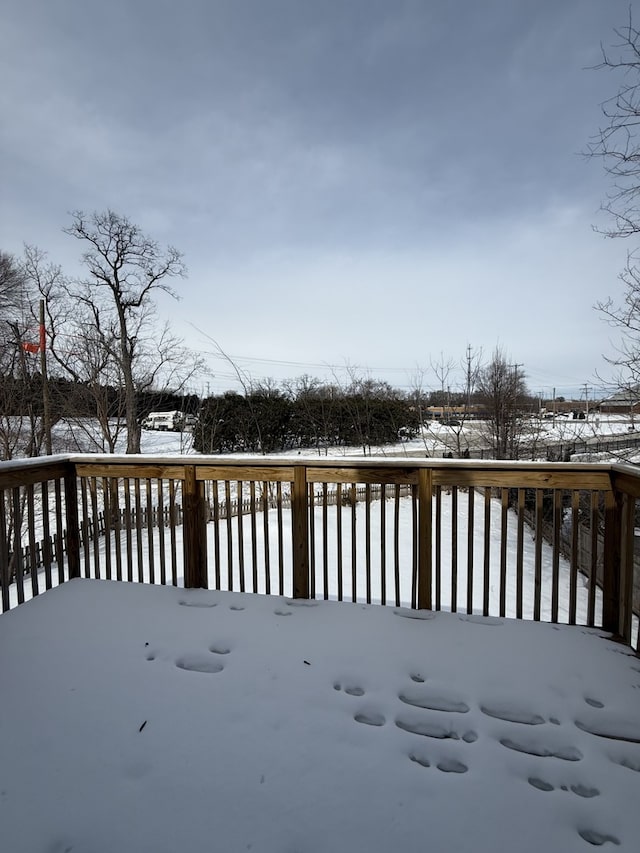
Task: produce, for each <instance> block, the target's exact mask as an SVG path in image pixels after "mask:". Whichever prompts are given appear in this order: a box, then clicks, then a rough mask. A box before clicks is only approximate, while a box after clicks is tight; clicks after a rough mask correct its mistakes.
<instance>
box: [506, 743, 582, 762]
mask: <svg viewBox="0 0 640 853" xmlns="http://www.w3.org/2000/svg"><path fill="white" fill-rule="evenodd" d="M500 743H501V744H502V746H505V747H506V748H507V749H512V750H514V751H515V752H523V753H525V754H526V755H534V756H536V757H537V758H560V759H562V761H580V760H581V759H582V753H581V752H580V750H579V749H577V747H575V746H564V745H560V746H547V745H545V744H544V743H542V742H540V741H538V740H533V739H532V740H529V741H527V740H514V739H512V738H501V739H500Z"/></svg>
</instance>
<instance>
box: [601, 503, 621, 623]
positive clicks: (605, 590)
mask: <svg viewBox="0 0 640 853" xmlns="http://www.w3.org/2000/svg"><path fill="white" fill-rule="evenodd" d="M621 534H622V501H621V495H620V493H619V492H614V491H609V492H605V496H604V554H603V572H602V627H603V628H604V630H605V631H610V632H611V633H612V634H614V635H616V636H619V635H620V628H621V626H620V591H621V590H620V571H621V548H620V545H621Z"/></svg>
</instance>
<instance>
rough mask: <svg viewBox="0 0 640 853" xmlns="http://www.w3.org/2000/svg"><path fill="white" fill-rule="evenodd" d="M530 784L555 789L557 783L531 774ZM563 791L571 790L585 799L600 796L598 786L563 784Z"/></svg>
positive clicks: (550, 789)
mask: <svg viewBox="0 0 640 853" xmlns="http://www.w3.org/2000/svg"><path fill="white" fill-rule="evenodd" d="M527 781H528V782H529V784H530V785H531V786H532V787H534V788H537V789H538V790H539V791H555V790H556V788H555V785H552V784H551V782H547V781H546V780H545V779H541V778H540V777H538V776H530V777H529V778H528V780H527ZM560 790H561V791H571V792H572V793H574V794H575V795H576V796H578V797H583V798H584V799H587V800H588V799H591V798H592V797H598V796H600V791H599V790H598V789H597V788H592V787H590V786H588V785H581V784H577V785H561V786H560Z"/></svg>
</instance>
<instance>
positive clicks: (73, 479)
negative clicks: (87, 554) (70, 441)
mask: <svg viewBox="0 0 640 853" xmlns="http://www.w3.org/2000/svg"><path fill="white" fill-rule="evenodd" d="M64 511H65V522H66V525H67V534H66V538H67V566H68V569H69V580H71V578H79V577H80V526H79V524H78V478H77V476H76V469H75V465H73V463H71V462H69V463H67V466H66V471H65V474H64Z"/></svg>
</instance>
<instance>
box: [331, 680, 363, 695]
mask: <svg viewBox="0 0 640 853" xmlns="http://www.w3.org/2000/svg"><path fill="white" fill-rule="evenodd" d="M333 689H334V690H342V691H344V692H345V693H346V694H347V696H364V688H363V687H358V686H357V685H355V684H347V685H344V686H343V685H342V684H341V683H340V682H339V681H336V682H335V683H334V685H333Z"/></svg>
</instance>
